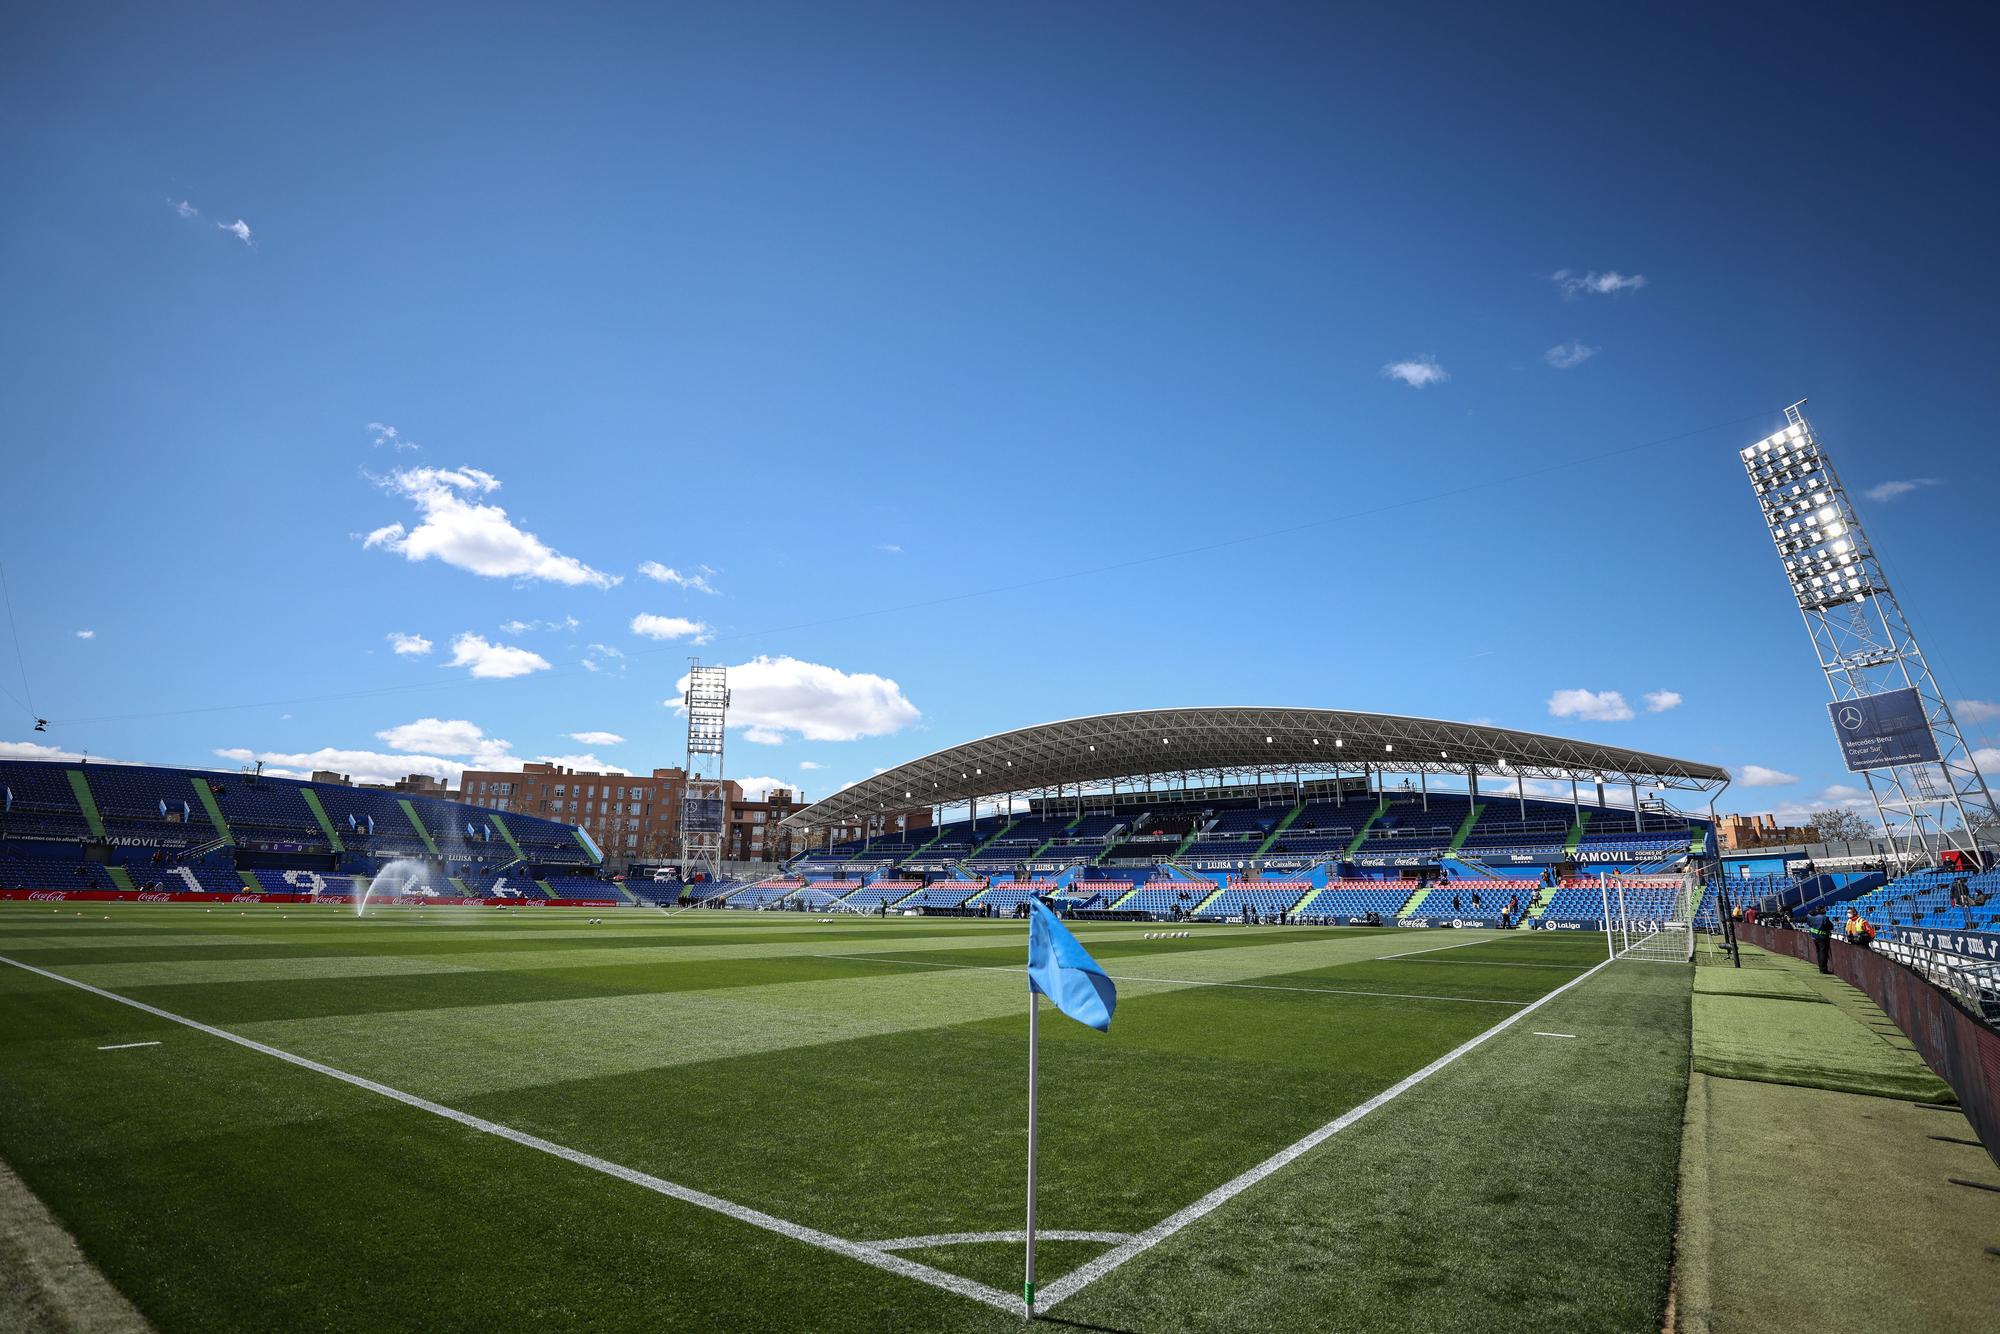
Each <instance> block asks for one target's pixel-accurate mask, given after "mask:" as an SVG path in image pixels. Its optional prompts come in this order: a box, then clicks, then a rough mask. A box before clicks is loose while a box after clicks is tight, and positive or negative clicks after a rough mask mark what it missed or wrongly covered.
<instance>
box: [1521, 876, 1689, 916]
mask: <svg viewBox="0 0 2000 1334" xmlns="http://www.w3.org/2000/svg"><path fill="white" fill-rule="evenodd" d="M1681 889H1682V886H1681V882H1680V881H1679V880H1678V879H1673V880H1664V879H1646V880H1641V879H1635V878H1633V877H1630V876H1622V877H1604V878H1603V879H1601V880H1600V879H1599V878H1598V877H1595V876H1589V877H1582V878H1578V879H1573V880H1564V881H1563V882H1562V883H1561V884H1559V885H1557V886H1556V892H1555V894H1554V895H1553V896H1552V897H1551V898H1550V899H1549V903H1548V907H1546V908H1544V909H1543V910H1542V920H1544V921H1558V922H1591V923H1599V922H1602V921H1604V910H1605V904H1606V902H1607V901H1608V902H1609V904H1610V907H1611V920H1612V921H1613V922H1627V923H1643V922H1663V921H1666V920H1668V919H1669V918H1671V917H1673V916H1674V915H1675V913H1676V910H1677V908H1678V906H1679V904H1680V900H1681Z"/></svg>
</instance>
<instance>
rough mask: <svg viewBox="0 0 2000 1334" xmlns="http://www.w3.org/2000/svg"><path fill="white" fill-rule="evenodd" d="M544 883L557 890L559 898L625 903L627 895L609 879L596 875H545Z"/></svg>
mask: <svg viewBox="0 0 2000 1334" xmlns="http://www.w3.org/2000/svg"><path fill="white" fill-rule="evenodd" d="M543 883H544V884H546V885H547V886H548V887H549V888H550V889H552V890H554V891H555V892H556V897H557V898H559V899H602V900H607V901H610V902H613V903H623V902H624V901H625V896H624V895H623V894H620V893H619V892H618V887H617V886H616V885H614V884H611V883H610V882H609V881H605V880H599V879H597V878H596V877H595V876H583V875H552V876H545V877H543Z"/></svg>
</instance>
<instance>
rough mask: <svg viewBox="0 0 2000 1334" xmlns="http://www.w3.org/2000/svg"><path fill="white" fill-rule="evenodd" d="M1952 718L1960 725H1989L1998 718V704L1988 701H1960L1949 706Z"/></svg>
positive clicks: (1999, 716)
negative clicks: (1960, 723)
mask: <svg viewBox="0 0 2000 1334" xmlns="http://www.w3.org/2000/svg"><path fill="white" fill-rule="evenodd" d="M1951 711H1952V714H1953V716H1955V717H1956V718H1957V719H1958V720H1959V721H1960V722H1962V723H1990V722H1992V721H1993V720H1994V719H1996V718H2000V704H1995V703H1994V702H1993V701H1992V700H1990V699H1961V700H1957V701H1955V702H1954V703H1953V704H1952V706H1951Z"/></svg>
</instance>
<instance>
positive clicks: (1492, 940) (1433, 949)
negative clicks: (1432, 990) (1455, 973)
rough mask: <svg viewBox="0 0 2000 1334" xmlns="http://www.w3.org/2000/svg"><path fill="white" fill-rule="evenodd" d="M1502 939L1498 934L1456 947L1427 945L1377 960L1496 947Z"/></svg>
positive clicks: (1465, 941)
mask: <svg viewBox="0 0 2000 1334" xmlns="http://www.w3.org/2000/svg"><path fill="white" fill-rule="evenodd" d="M1501 939H1502V937H1501V936H1499V935H1498V934H1495V935H1491V936H1481V937H1480V938H1479V939H1478V940H1461V941H1459V942H1458V943H1457V944H1455V945H1426V946H1424V947H1423V948H1422V949H1420V950H1404V951H1403V952H1402V953H1401V954H1377V955H1374V956H1372V957H1374V958H1377V959H1407V958H1409V957H1410V956H1411V955H1412V954H1436V953H1437V952H1438V951H1439V950H1462V949H1464V948H1465V947H1466V946H1468V945H1495V944H1498V943H1499V942H1500V940H1501Z"/></svg>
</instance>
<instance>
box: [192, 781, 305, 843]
mask: <svg viewBox="0 0 2000 1334" xmlns="http://www.w3.org/2000/svg"><path fill="white" fill-rule="evenodd" d="M188 786H189V788H190V789H192V787H193V786H194V785H193V783H189V784H188ZM303 786H304V784H301V783H288V782H281V781H277V780H274V779H264V780H262V781H260V782H256V783H247V782H237V783H230V782H227V781H225V782H224V783H223V785H222V787H223V790H222V791H221V792H219V793H217V795H216V798H215V804H216V806H217V807H219V808H220V809H221V811H222V818H223V819H225V820H227V821H228V822H229V828H230V832H231V833H233V834H234V835H235V836H236V837H237V838H238V839H239V840H240V839H243V838H246V837H247V838H252V839H269V840H273V841H279V842H293V841H310V842H313V843H323V842H325V841H326V835H325V834H324V833H323V832H322V831H321V830H320V827H319V821H317V820H315V819H314V818H313V813H312V808H311V807H310V806H308V805H306V799H305V798H304V797H303V796H301V795H300V792H299V789H300V788H301V787H303ZM211 787H213V784H211ZM187 799H188V801H189V803H190V804H191V805H193V808H194V819H196V820H198V821H200V822H201V823H202V824H203V826H204V827H206V825H207V823H208V821H207V819H206V818H205V817H204V815H203V813H202V809H201V806H200V804H199V803H198V802H197V800H196V797H195V794H194V793H193V791H189V793H188V795H187Z"/></svg>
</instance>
